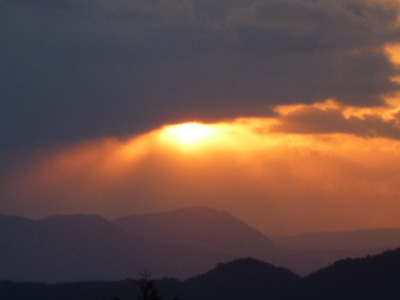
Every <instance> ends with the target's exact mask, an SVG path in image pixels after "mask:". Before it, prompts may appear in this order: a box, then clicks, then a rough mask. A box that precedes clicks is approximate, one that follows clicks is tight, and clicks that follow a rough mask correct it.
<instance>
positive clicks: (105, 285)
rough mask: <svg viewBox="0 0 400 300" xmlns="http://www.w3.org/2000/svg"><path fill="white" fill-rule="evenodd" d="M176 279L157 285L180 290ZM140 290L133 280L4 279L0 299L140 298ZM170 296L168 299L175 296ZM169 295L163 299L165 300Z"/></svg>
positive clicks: (159, 287) (168, 289)
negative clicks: (35, 280) (64, 281)
mask: <svg viewBox="0 0 400 300" xmlns="http://www.w3.org/2000/svg"><path fill="white" fill-rule="evenodd" d="M179 283H180V282H179V281H178V280H175V279H162V280H157V282H156V285H157V288H158V289H160V291H162V292H164V293H163V295H165V294H166V293H168V292H167V291H171V292H172V293H173V292H174V291H175V290H176V289H177V287H178V285H179ZM138 295H139V289H138V286H137V285H136V284H134V283H133V282H132V281H131V280H124V281H114V282H113V281H91V282H71V283H57V284H43V283H26V282H24V283H15V282H11V281H0V299H2V300H3V299H4V300H39V299H40V300H112V297H115V298H118V299H120V300H133V299H137V296H138ZM172 298H173V297H172V296H171V297H169V298H168V299H172ZM164 299H165V300H167V298H163V300H164Z"/></svg>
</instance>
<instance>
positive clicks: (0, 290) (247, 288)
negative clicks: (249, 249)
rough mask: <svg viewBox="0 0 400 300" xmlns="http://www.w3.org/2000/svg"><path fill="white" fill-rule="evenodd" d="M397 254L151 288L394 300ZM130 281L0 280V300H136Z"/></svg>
mask: <svg viewBox="0 0 400 300" xmlns="http://www.w3.org/2000/svg"><path fill="white" fill-rule="evenodd" d="M399 282H400V249H398V250H395V251H387V252H385V253H382V254H379V255H376V256H371V257H366V258H358V259H346V260H341V261H338V262H336V263H335V264H333V265H331V266H329V267H326V268H324V269H321V270H319V271H317V272H315V273H313V274H311V275H309V276H307V277H306V278H300V277H299V276H297V275H296V274H294V273H292V272H291V271H289V270H286V269H284V268H278V267H275V266H273V265H270V264H267V263H264V262H261V261H259V260H256V259H239V260H234V261H231V262H228V263H223V264H218V265H217V266H216V267H215V268H213V269H212V270H210V271H208V272H206V273H203V274H201V275H198V276H195V277H193V278H190V279H187V280H185V281H177V280H173V279H162V280H157V281H155V285H156V287H157V289H158V291H159V293H160V294H161V295H162V297H163V298H162V299H163V300H172V299H174V297H175V296H177V295H178V296H179V299H182V300H200V299H201V300H243V299H246V300H321V299H326V300H376V299H379V300H398V299H399V296H400V284H399ZM137 295H138V289H137V286H136V285H135V284H133V283H132V282H131V281H120V282H81V283H66V284H35V283H13V282H9V281H3V282H1V281H0V299H7V300H37V299H41V300H69V299H74V300H87V299H90V300H107V299H108V300H110V299H111V296H116V297H118V298H119V299H120V300H130V299H136V297H137Z"/></svg>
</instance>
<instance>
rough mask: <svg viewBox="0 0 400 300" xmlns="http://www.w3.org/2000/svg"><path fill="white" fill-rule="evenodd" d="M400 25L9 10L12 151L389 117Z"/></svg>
mask: <svg viewBox="0 0 400 300" xmlns="http://www.w3.org/2000/svg"><path fill="white" fill-rule="evenodd" d="M397 18H398V7H397V5H396V4H390V3H388V2H378V1H365V0H340V1H330V0H329V1H328V0H308V1H307V0H304V1H303V0H279V1H278V0H268V1H267V0H265V1H261V0H258V1H257V0H254V1H243V0H224V1H204V0H203V1H199V0H193V1H179V0H157V1H142V0H140V1H139V0H134V1H127V0H117V1H110V0H102V1H94V0H92V1H84V2H82V1H76V0H57V1H56V0H54V1H49V0H40V1H39V0H38V1H27V0H18V1H15V0H14V1H10V0H6V1H3V2H2V3H1V4H0V20H1V21H0V42H1V45H2V46H1V47H0V56H1V57H2V60H1V62H0V69H1V70H2V71H1V75H0V76H1V77H0V82H1V83H0V85H1V88H0V90H1V104H0V105H1V107H0V110H1V111H2V112H4V113H3V114H2V118H1V120H0V128H1V129H0V138H1V140H2V141H3V144H4V145H5V147H8V148H12V147H21V146H28V147H31V146H32V145H42V144H43V143H47V144H60V143H69V142H71V141H76V140H82V139H87V138H97V137H100V136H111V135H113V136H114V135H117V136H124V135H129V134H133V133H137V132H141V131H144V130H147V129H149V128H153V127H155V126H158V125H160V124H163V123H166V122H180V121H184V120H189V119H202V120H215V119H220V118H230V117H237V116H258V115H267V114H268V113H269V111H268V110H267V107H268V106H271V105H275V104H285V103H286V104H289V103H298V102H302V103H312V102H315V101H321V100H324V99H326V98H335V99H337V100H338V101H341V102H343V103H349V104H352V105H359V106H374V105H377V104H381V103H382V96H383V95H387V94H391V93H393V92H395V91H397V89H398V85H397V84H396V83H394V82H392V81H391V80H390V78H391V77H392V76H394V75H396V74H397V72H398V70H397V68H396V67H395V66H394V65H392V64H391V63H390V62H389V61H388V58H387V57H386V56H385V54H384V53H383V52H382V48H381V47H382V46H383V45H384V44H386V43H389V42H396V41H399V40H400V38H399V26H398V25H397Z"/></svg>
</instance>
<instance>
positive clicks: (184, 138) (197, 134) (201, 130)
mask: <svg viewBox="0 0 400 300" xmlns="http://www.w3.org/2000/svg"><path fill="white" fill-rule="evenodd" d="M210 130H211V129H210V128H209V127H208V126H207V125H204V124H201V123H197V122H190V123H183V124H179V125H173V126H168V127H167V128H166V129H165V133H166V135H167V136H168V138H169V139H173V140H175V141H177V142H179V143H180V144H181V145H183V146H193V145H195V144H198V143H199V142H201V141H203V140H204V139H206V138H207V136H209V134H210Z"/></svg>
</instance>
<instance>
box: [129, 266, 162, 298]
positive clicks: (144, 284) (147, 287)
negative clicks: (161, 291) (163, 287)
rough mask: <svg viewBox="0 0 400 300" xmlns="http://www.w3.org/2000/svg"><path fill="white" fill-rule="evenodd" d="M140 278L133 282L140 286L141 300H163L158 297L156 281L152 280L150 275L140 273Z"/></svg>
mask: <svg viewBox="0 0 400 300" xmlns="http://www.w3.org/2000/svg"><path fill="white" fill-rule="evenodd" d="M139 275H140V278H139V279H138V280H133V282H134V283H136V284H137V285H138V286H139V290H140V294H139V296H138V299H139V300H161V299H162V298H161V296H159V295H158V292H157V289H156V287H155V284H154V280H152V279H150V278H151V276H150V273H148V272H144V273H139Z"/></svg>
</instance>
